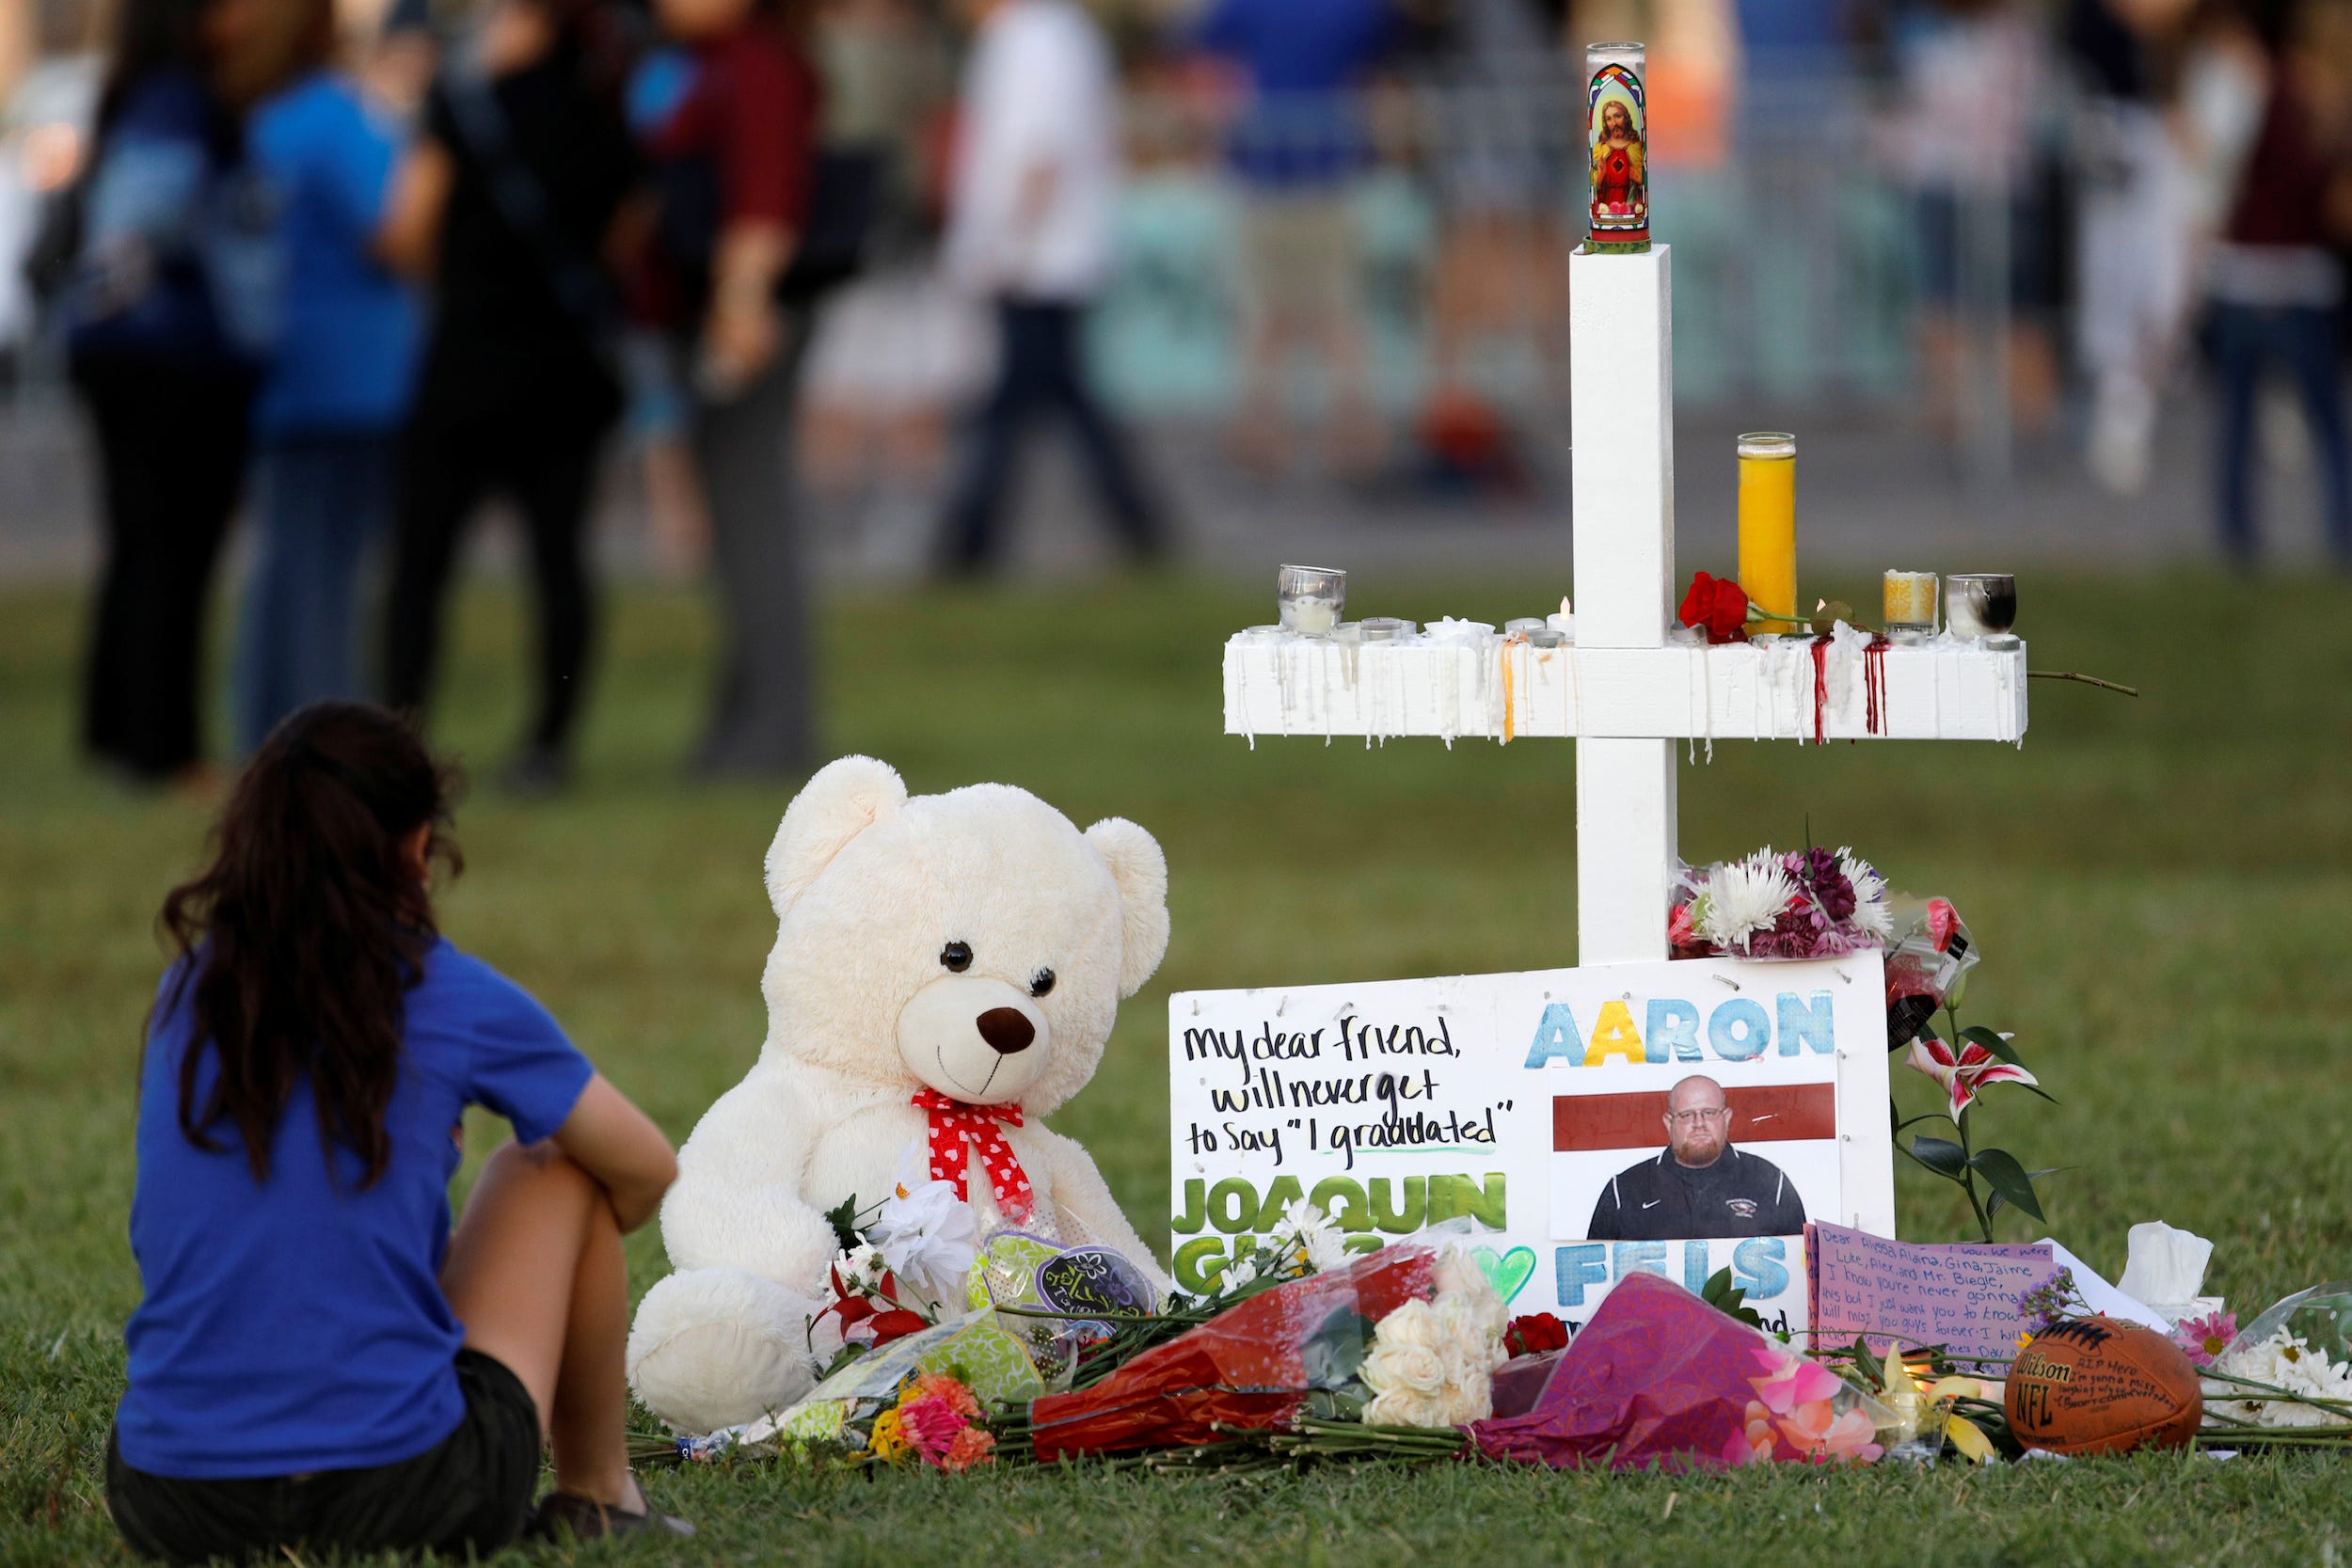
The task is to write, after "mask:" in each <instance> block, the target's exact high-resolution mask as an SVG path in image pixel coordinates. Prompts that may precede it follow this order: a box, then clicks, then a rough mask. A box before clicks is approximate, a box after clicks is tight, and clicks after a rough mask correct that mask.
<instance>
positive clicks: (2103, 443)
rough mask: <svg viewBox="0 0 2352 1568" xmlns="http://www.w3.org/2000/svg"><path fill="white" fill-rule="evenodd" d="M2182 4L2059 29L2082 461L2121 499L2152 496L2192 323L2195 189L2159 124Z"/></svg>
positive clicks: (2114, 13) (2157, 1)
mask: <svg viewBox="0 0 2352 1568" xmlns="http://www.w3.org/2000/svg"><path fill="white" fill-rule="evenodd" d="M2189 3H2190V0H2070V3H2069V5H2068V6H2067V9H2066V14H2065V20H2064V24H2063V30H2064V38H2065V44H2066V51H2067V55H2068V56H2069V58H2070V60H2071V62H2072V63H2073V66H2074V72H2075V76H2076V80H2077V85H2078V86H2079V87H2080V88H2081V95H2080V100H2079V102H2078V103H2077V106H2076V109H2075V112H2074V125H2073V127H2072V135H2073V142H2074V148H2073V156H2074V172H2075V176H2076V180H2077V183H2078V195H2077V198H2076V210H2075V235H2074V353H2075V357H2076V359H2077V361H2078V363H2079V365H2080V368H2081V371H2082V373H2083V375H2084V376H2085V378H2086V379H2087V380H2088V381H2089V383H2090V419H2089V424H2088V429H2087V431H2086V433H2085V438H2084V459H2085V462H2086V463H2087V464H2088V466H2089V467H2090V474H2091V477H2092V478H2093V479H2095V480H2097V481H2098V482H2099V483H2101V484H2102V485H2104V486H2106V488H2107V489H2109V490H2111V491H2114V492H2115V493H2117V494H2119V495H2136V494H2137V493H2138V492H2139V491H2141V490H2142V489H2144V488H2146V486H2147V483H2148V478H2149V474H2150V471H2151V467H2152V466H2153V459H2154V451H2155V435H2156V413H2157V399H2158V395H2159V393H2160V392H2161V390H2162V388H2163V386H2164V382H2165V380H2166V378H2167V376H2168V375H2169V372H2170V369H2171V365H2172V361H2173V356H2174V355H2175V353H2176V352H2177V350H2178V348H2179V344H2180V341H2181V337H2182V334H2183V331H2184V329H2185V326H2186V325H2187V311H2188V305H2189V270H2188V268H2189V236H2190V221H2191V207H2190V200H2191V187H2190V185H2189V182H2188V176H2187V173H2186V171H2185V167H2184V165H2183V160H2182V157H2181V150H2180V148H2179V147H2178V145H2177V144H2176V142H2175V140H2174V136H2173V131H2172V127H2171V126H2170V125H2169V123H2168V119H2167V116H2168V113H2169V107H2170V103H2171V98H2172V94H2171V81H2170V78H2171V76H2172V75H2173V71H2172V70H2171V64H2172V62H2171V59H2170V56H2171V55H2173V54H2174V52H2175V48H2176V45H2177V43H2178V41H2179V33H2180V28H2181V25H2182V23H2183V20H2184V17H2185V13H2186V11H2187V9H2188V7H2189Z"/></svg>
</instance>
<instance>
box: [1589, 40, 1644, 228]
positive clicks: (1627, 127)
mask: <svg viewBox="0 0 2352 1568" xmlns="http://www.w3.org/2000/svg"><path fill="white" fill-rule="evenodd" d="M1647 59H1648V50H1647V49H1646V48H1645V46H1644V45H1642V44H1638V43H1596V44H1593V45H1591V46H1590V47H1589V48H1587V49H1586V50H1585V51H1584V71H1585V93H1584V136H1585V141H1586V143H1587V146H1588V147H1589V149H1590V150H1591V153H1592V193H1591V203H1590V218H1591V235H1590V237H1589V238H1588V239H1587V240H1586V241H1585V248H1586V249H1587V250H1596V251H1645V250H1647V249H1648V248H1649V156H1648V150H1649V97H1648V93H1647V91H1646V89H1645V85H1644V75H1645V71H1646V69H1647V65H1646V62H1647Z"/></svg>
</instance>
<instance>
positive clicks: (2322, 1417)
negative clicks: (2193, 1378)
mask: <svg viewBox="0 0 2352 1568" xmlns="http://www.w3.org/2000/svg"><path fill="white" fill-rule="evenodd" d="M2173 1342H2174V1343H2176V1344H2178V1345H2180V1346H2181V1348H2182V1349H2183V1350H2184V1351H2185V1352H2186V1353H2187V1354H2188V1358H2189V1359H2190V1360H2191V1361H2193V1362H2196V1363H2197V1364H2198V1368H2199V1370H2200V1371H2201V1374H2202V1376H2203V1380H2204V1385H2203V1386H2204V1395H2205V1424H2204V1427H2203V1428H2202V1430H2201V1432H2200V1433H2199V1438H2200V1440H2201V1442H2203V1443H2205V1444H2206V1445H2208V1446H2209V1447H2218V1448H2231V1449H2235V1448H2255V1447H2280V1446H2287V1447H2298V1448H2299V1447H2312V1446H2339V1445H2342V1444H2344V1443H2345V1442H2347V1441H2352V1283H2348V1282H2344V1281H2337V1282H2334V1283H2331V1284H2326V1285H2314V1286H2312V1288H2311V1289H2310V1290H2308V1291H2296V1293H2295V1294H2294V1295H2291V1296H2289V1297H2287V1298H2286V1299H2285V1300H2284V1301H2281V1302H2280V1303H2279V1304H2278V1305H2277V1306H2275V1307H2271V1308H2270V1310H2268V1311H2267V1312H2265V1313H2263V1314H2262V1315H2261V1316H2260V1317H2258V1318H2256V1319H2255V1320H2254V1321H2253V1322H2252V1323H2248V1324H2247V1325H2246V1326H2245V1328H2244V1329H2242V1330H2240V1329H2238V1328H2237V1324H2236V1320H2235V1319H2234V1318H2233V1317H2231V1316H2230V1315H2228V1314H2226V1313H2220V1312H2215V1313H2209V1314H2207V1315H2206V1316H2204V1317H2202V1318H2188V1319H2184V1320H2183V1321H2182V1322H2181V1323H2178V1324H2176V1325H2175V1326H2174V1329H2173ZM2217 1344H2218V1348H2217Z"/></svg>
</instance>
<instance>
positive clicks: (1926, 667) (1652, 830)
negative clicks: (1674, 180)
mask: <svg viewBox="0 0 2352 1568" xmlns="http://www.w3.org/2000/svg"><path fill="white" fill-rule="evenodd" d="M1670 276H1671V275H1670V251H1669V247H1667V246H1665V245H1660V246H1657V247H1656V248H1654V249H1652V250H1651V251H1649V252H1648V253H1647V254H1646V255H1636V256H1595V255H1586V254H1584V253H1583V252H1581V251H1580V252H1578V253H1577V254H1576V256H1575V257H1574V258H1572V259H1571V261H1570V262H1569V279H1570V285H1569V286H1570V293H1569V301H1570V304H1569V331H1570V341H1569V392H1570V395H1571V397H1572V399H1573V400H1574V407H1573V410H1572V415H1573V421H1574V423H1573V429H1572V431H1571V435H1572V437H1573V441H1574V447H1575V452H1576V468H1575V481H1574V485H1573V490H1572V496H1571V499H1572V502H1573V505H1574V508H1575V527H1576V541H1575V561H1574V566H1575V574H1574V583H1573V596H1574V599H1575V603H1576V633H1577V635H1576V643H1575V645H1574V646H1573V647H1565V648H1556V649H1549V648H1535V647H1531V646H1529V645H1528V644H1527V643H1526V642H1525V641H1506V640H1503V639H1501V638H1496V637H1485V638H1475V637H1471V638H1462V639H1449V638H1445V637H1442V636H1440V637H1437V638H1432V639H1430V640H1427V641H1413V642H1407V643H1367V644H1363V645H1362V646H1360V647H1355V646H1349V645H1346V644H1342V643H1337V642H1333V641H1325V640H1320V639H1311V638H1301V637H1288V636H1282V637H1269V636H1253V635H1251V634H1248V633H1244V634H1241V635H1240V636H1237V637H1235V638H1234V639H1233V640H1232V641H1230V642H1228V643H1227V644H1226V649H1225V728H1226V731H1227V733H1228V734H1232V735H1247V736H1250V737H1251V739H1252V742H1253V744H1254V742H1255V739H1256V737H1257V736H1262V735H1289V736H1324V737H1326V738H1327V739H1328V738H1330V737H1332V736H1364V737H1366V740H1367V743H1369V742H1370V741H1372V740H1374V739H1382V740H1385V739H1386V738H1388V737H1389V736H1444V737H1445V738H1446V740H1447V742H1448V743H1449V744H1451V743H1452V741H1453V740H1454V738H1455V737H1457V736H1489V737H1492V738H1494V739H1497V740H1503V741H1508V740H1511V739H1515V738H1518V737H1519V736H1575V737H1576V821H1577V852H1576V874H1577V948H1578V952H1577V962H1578V963H1579V964H1580V965H1591V964H1605V963H1638V962H1642V961H1645V960H1651V959H1660V958H1665V957H1666V956H1667V955H1666V917H1667V914H1668V911H1669V904H1670V899H1671V896H1672V893H1673V885H1672V883H1673V865H1674V862H1675V747H1676V746H1677V744H1685V745H1694V744H1695V743H1696V742H1698V741H1701V740H1704V741H1706V742H1707V743H1708V746H1709V747H1710V748H1711V747H1712V745H1713V743H1714V742H1715V741H1716V740H1718V739H1733V738H1744V739H1756V740H1765V739H1796V740H1814V739H1838V740H1842V739H1861V738H1864V737H1866V736H1867V737H1872V738H1893V739H1920V740H1926V739H1934V740H1999V741H2010V742H2016V743H2022V742H2023V741H2024V739H2025V735H2026V650H2025V647H2024V646H2023V644H2022V643H2021V644H2019V645H2017V646H2014V647H2010V648H2001V649H1994V648H1986V647H1982V646H1978V645H1975V644H1971V643H1965V642H1960V641H1952V640H1948V639H1947V640H1944V641H1938V642H1935V643H1931V644H1929V645H1926V646H1921V647H1894V648H1889V649H1887V650H1885V651H1884V653H1883V655H1879V656H1872V657H1864V656H1863V655H1861V654H1860V653H1859V652H1858V651H1856V649H1855V648H1854V646H1853V645H1852V644H1851V643H1847V644H1841V645H1838V646H1836V647H1833V648H1830V649H1824V650H1822V652H1821V654H1820V656H1819V660H1818V662H1817V655H1816V652H1815V649H1814V647H1813V645H1812V644H1811V643H1810V642H1809V641H1804V640H1797V639H1790V640H1788V641H1780V642H1776V643H1772V644H1770V645H1757V644H1749V643H1733V644H1727V645H1724V646H1722V647H1713V648H1708V647H1693V646H1688V645H1683V644H1680V643H1677V642H1674V641H1670V640H1669V638H1668V636H1667V628H1668V626H1670V625H1671V624H1672V623H1673V618H1674V612H1675V606H1676V597H1675V595H1676V592H1677V581H1676V574H1675V526H1674V342H1673V330H1672V302H1673V291H1672V287H1671V283H1670ZM1536 597H1537V598H1539V599H1540V598H1541V595H1536ZM1350 608H1351V609H1353V610H1356V611H1358V612H1359V613H1363V612H1367V611H1369V612H1372V613H1380V612H1381V611H1380V610H1376V609H1375V608H1374V607H1370V606H1367V605H1364V604H1363V603H1361V602H1360V601H1358V602H1357V603H1355V604H1353V605H1352V606H1351V607H1350ZM1543 608H1544V607H1543V605H1541V604H1540V603H1539V604H1534V605H1531V606H1530V610H1531V611H1533V612H1536V613H1540V612H1541V610H1542V609H1543ZM1872 665H1876V666H1877V669H1876V671H1875V672H1873V670H1872V669H1871V666H1872ZM1874 673H1875V675H1876V676H1877V677H1878V678H1877V679H1875V680H1874V678H1873V676H1874ZM1817 682H1818V683H1819V684H1818V685H1817ZM1874 686H1875V687H1876V688H1877V689H1876V690H1875V692H1874V691H1873V689H1872V688H1873V687H1874Z"/></svg>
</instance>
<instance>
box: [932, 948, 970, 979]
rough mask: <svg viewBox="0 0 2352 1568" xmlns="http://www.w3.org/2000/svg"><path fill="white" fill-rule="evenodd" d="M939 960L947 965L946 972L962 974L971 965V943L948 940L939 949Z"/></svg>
mask: <svg viewBox="0 0 2352 1568" xmlns="http://www.w3.org/2000/svg"><path fill="white" fill-rule="evenodd" d="M939 961H940V962H941V963H943V964H945V965H946V966H947V970H948V973H950V974H962V973H963V972H964V971H965V970H967V969H970V968H971V967H972V944H971V943H970V942H949V943H948V944H947V945H946V946H945V947H943V948H941V949H940V950H939Z"/></svg>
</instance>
